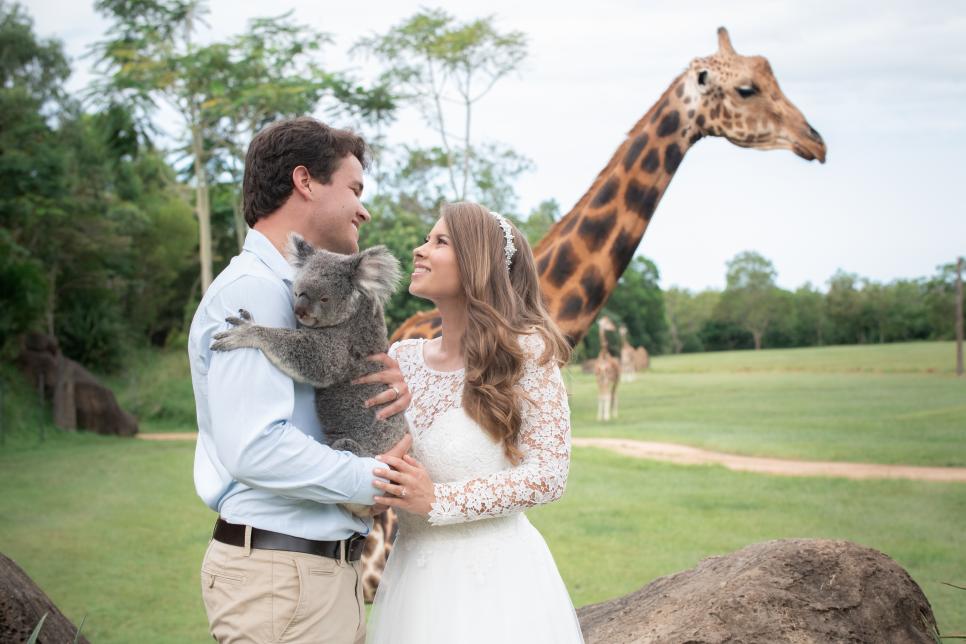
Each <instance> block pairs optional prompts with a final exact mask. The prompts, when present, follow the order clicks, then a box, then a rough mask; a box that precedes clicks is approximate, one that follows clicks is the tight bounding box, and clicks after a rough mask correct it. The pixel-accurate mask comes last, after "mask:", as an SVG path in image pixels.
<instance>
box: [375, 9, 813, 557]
mask: <svg viewBox="0 0 966 644" xmlns="http://www.w3.org/2000/svg"><path fill="white" fill-rule="evenodd" d="M709 136H717V137H722V138H724V139H726V140H728V141H730V142H731V143H733V144H735V145H737V146H739V147H743V148H756V149H759V150H776V149H784V150H790V151H792V152H794V153H795V154H796V155H798V156H799V157H801V158H803V159H805V160H806V161H814V160H816V159H817V160H818V161H819V162H820V163H825V153H826V148H825V142H824V141H823V140H822V137H821V135H819V133H818V132H817V131H815V129H814V128H813V127H812V126H811V125H809V123H808V121H806V120H805V117H804V116H803V115H802V113H801V112H800V111H799V110H798V108H796V107H795V106H794V105H793V104H792V103H791V101H789V100H788V99H787V98H786V97H785V95H784V94H783V93H782V91H781V89H780V88H779V86H778V81H777V80H776V79H775V76H774V74H773V73H772V70H771V66H770V65H769V64H768V60H767V59H765V58H764V57H761V56H742V55H740V54H738V53H737V52H735V50H734V48H733V47H732V45H731V39H730V37H729V36H728V32H727V30H726V29H725V28H724V27H720V28H719V29H718V51H717V52H715V53H714V54H712V55H710V56H705V57H701V58H695V59H694V60H692V61H691V63H690V64H689V65H688V67H687V69H685V70H684V72H683V73H681V74H680V75H679V76H678V77H677V78H675V79H674V80H673V81H672V82H671V84H670V86H669V87H668V88H667V89H666V90H665V91H664V93H663V94H662V95H661V97H660V98H659V99H658V100H657V102H656V103H655V104H654V105H653V106H652V107H651V108H650V109H649V110H648V111H647V112H646V113H645V114H644V116H643V117H641V119H640V120H639V121H637V123H636V124H635V125H634V126H633V127H632V128H631V130H630V131H629V132H628V133H627V136H626V137H625V138H624V140H623V141H622V142H621V143H620V145H619V146H618V147H617V150H616V151H615V152H614V154H613V156H612V157H611V159H610V160H609V161H608V163H607V165H606V166H604V169H603V170H601V172H600V174H598V175H597V178H596V179H594V182H593V183H592V184H591V186H590V188H589V189H588V190H587V192H586V193H585V194H584V195H583V196H582V197H581V198H580V200H579V201H577V204H576V205H575V206H574V207H573V208H572V209H571V210H570V212H568V213H567V214H566V215H565V216H563V217H561V218H560V220H559V221H557V222H556V223H555V224H554V225H553V226H552V227H551V228H550V230H549V231H548V232H547V235H546V236H545V237H544V238H543V239H542V240H541V241H540V242H539V243H537V244H536V245H535V246H534V256H535V259H536V260H537V267H538V270H539V273H540V288H541V291H542V292H543V296H544V299H545V301H546V304H547V309H548V310H549V311H550V314H551V315H552V316H553V318H554V320H555V321H556V322H557V324H558V325H559V326H560V328H561V330H562V331H563V332H564V333H565V334H566V336H567V339H568V340H569V341H570V343H571V344H572V345H576V344H577V342H579V341H580V339H581V338H582V337H583V336H584V334H585V333H586V332H587V329H589V328H590V326H591V324H592V323H593V321H594V319H595V318H596V317H597V314H598V313H599V312H600V309H601V308H602V307H603V306H604V303H605V302H606V301H607V298H608V297H609V296H610V294H611V292H612V291H613V290H614V287H615V286H616V285H617V280H618V278H619V277H620V276H621V274H622V273H623V272H624V269H625V268H627V265H628V263H629V262H630V261H631V258H632V257H633V255H634V252H635V251H636V250H637V246H638V244H640V241H641V239H642V238H643V236H644V232H645V230H646V229H647V225H648V223H649V222H650V221H651V217H652V216H653V215H654V212H655V211H656V210H657V207H658V204H659V203H660V201H661V198H662V197H663V196H664V192H665V191H666V190H667V188H668V185H669V184H670V182H671V179H672V178H673V176H674V173H675V172H676V171H677V169H678V167H679V166H680V165H681V162H682V160H683V159H684V155H685V154H686V153H687V152H688V150H690V149H691V147H692V146H693V145H694V144H695V143H697V142H698V141H700V140H701V139H703V138H704V137H709ZM439 334H440V318H439V313H438V312H437V311H435V310H431V311H423V312H420V313H417V314H415V315H413V316H412V317H410V318H409V319H408V320H406V321H405V322H403V324H402V325H401V326H400V327H399V328H398V329H396V331H395V332H394V333H393V334H392V340H393V341H396V340H402V339H405V338H432V337H437V336H439ZM378 530H379V528H378V526H376V527H374V529H373V532H377V531H378ZM371 538H373V539H375V538H380V537H378V535H373V536H372V537H371ZM379 559H382V557H381V556H380V557H379Z"/></svg>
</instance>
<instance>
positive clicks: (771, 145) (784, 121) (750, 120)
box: [678, 27, 825, 163]
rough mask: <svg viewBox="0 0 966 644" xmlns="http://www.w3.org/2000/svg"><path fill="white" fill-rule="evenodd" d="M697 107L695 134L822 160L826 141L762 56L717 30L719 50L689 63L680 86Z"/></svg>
mask: <svg viewBox="0 0 966 644" xmlns="http://www.w3.org/2000/svg"><path fill="white" fill-rule="evenodd" d="M678 91H679V92H681V94H679V96H681V95H683V96H684V97H685V98H686V99H690V100H685V102H686V103H690V104H691V105H696V107H694V109H695V112H696V114H695V116H694V117H693V121H692V122H693V123H694V126H695V128H696V129H697V132H696V133H695V136H702V135H710V136H722V137H724V138H726V139H728V140H729V141H731V142H732V143H734V144H735V145H739V146H741V147H744V148H757V149H759V150H776V149H785V150H791V151H792V152H794V153H795V154H797V155H798V156H800V157H802V158H803V159H806V160H808V161H812V160H814V159H818V160H819V161H820V162H821V163H825V142H824V141H823V140H822V137H821V135H820V134H819V133H818V132H816V131H815V128H813V127H812V126H811V125H809V123H808V121H806V120H805V117H804V116H803V115H802V113H801V112H799V111H798V108H797V107H795V106H794V105H792V103H791V101H789V100H788V99H787V98H786V97H785V95H784V94H783V93H782V90H781V88H779V87H778V81H777V80H775V75H774V73H772V70H771V65H769V64H768V60H766V59H765V58H764V57H762V56H742V55H740V54H738V53H736V52H735V50H734V48H733V47H732V46H731V39H730V38H729V37H728V31H727V30H726V29H725V28H724V27H720V28H719V29H718V51H717V53H715V54H713V55H711V56H707V57H705V58H695V59H694V60H693V61H691V64H690V66H689V67H688V70H687V72H685V74H684V83H683V85H682V88H681V89H679V90H678Z"/></svg>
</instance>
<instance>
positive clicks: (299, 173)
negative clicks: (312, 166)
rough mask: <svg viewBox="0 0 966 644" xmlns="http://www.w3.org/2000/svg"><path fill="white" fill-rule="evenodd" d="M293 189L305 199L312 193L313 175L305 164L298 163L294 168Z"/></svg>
mask: <svg viewBox="0 0 966 644" xmlns="http://www.w3.org/2000/svg"><path fill="white" fill-rule="evenodd" d="M292 190H293V191H294V192H295V193H296V194H298V195H300V196H302V197H303V198H305V199H309V198H310V195H311V194H312V175H311V174H309V169H308V168H306V167H305V166H304V165H297V166H295V169H294V170H292Z"/></svg>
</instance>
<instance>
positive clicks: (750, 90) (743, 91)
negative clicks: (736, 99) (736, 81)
mask: <svg viewBox="0 0 966 644" xmlns="http://www.w3.org/2000/svg"><path fill="white" fill-rule="evenodd" d="M736 91H737V92H738V96H740V97H741V98H749V97H751V96H754V95H755V94H757V93H758V88H757V87H755V86H754V85H746V86H745V87H739V88H737V90H736Z"/></svg>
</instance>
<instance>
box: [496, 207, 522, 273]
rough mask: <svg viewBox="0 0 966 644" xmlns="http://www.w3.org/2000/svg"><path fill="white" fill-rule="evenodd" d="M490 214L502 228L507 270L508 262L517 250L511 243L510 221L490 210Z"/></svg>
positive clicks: (508, 268)
mask: <svg viewBox="0 0 966 644" xmlns="http://www.w3.org/2000/svg"><path fill="white" fill-rule="evenodd" d="M490 214H491V215H493V216H494V217H496V222H497V223H498V224H500V228H502V229H503V239H505V240H506V245H505V246H504V247H503V254H504V255H505V256H506V269H507V270H508V271H509V270H510V264H511V263H512V262H513V255H514V253H516V252H517V247H516V246H514V245H513V231H512V230H511V229H510V222H508V221H507V220H506V217H504V216H503V215H501V214H500V213H498V212H493V211H492V210H491V211H490Z"/></svg>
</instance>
